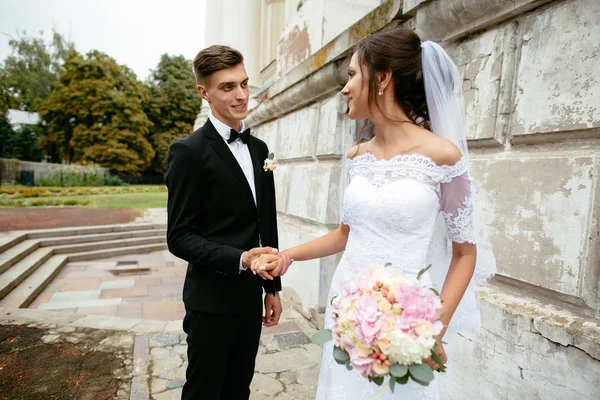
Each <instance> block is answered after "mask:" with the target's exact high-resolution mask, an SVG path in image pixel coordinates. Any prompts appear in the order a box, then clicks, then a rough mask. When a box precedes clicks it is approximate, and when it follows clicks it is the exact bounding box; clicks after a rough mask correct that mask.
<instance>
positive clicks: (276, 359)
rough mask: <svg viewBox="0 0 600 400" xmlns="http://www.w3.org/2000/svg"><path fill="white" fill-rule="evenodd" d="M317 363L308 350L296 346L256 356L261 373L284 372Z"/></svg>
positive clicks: (258, 370)
mask: <svg viewBox="0 0 600 400" xmlns="http://www.w3.org/2000/svg"><path fill="white" fill-rule="evenodd" d="M315 364H316V363H315V362H314V361H313V359H312V358H311V357H310V356H309V354H308V352H307V351H306V350H304V349H302V348H295V349H290V350H288V351H282V352H278V353H273V354H264V355H261V356H258V357H257V358H256V371H257V372H259V373H269V372H284V371H289V370H295V369H298V368H301V367H305V366H310V365H315Z"/></svg>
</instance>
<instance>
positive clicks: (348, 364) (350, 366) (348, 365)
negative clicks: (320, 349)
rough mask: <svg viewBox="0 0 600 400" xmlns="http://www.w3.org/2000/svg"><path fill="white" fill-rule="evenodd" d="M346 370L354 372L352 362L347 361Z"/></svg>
mask: <svg viewBox="0 0 600 400" xmlns="http://www.w3.org/2000/svg"><path fill="white" fill-rule="evenodd" d="M346 369H347V370H348V371H352V364H350V360H348V361H346Z"/></svg>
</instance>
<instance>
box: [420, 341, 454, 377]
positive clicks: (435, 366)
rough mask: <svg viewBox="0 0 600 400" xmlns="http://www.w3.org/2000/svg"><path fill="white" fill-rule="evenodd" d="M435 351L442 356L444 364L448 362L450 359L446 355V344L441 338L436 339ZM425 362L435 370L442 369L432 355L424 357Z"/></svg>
mask: <svg viewBox="0 0 600 400" xmlns="http://www.w3.org/2000/svg"><path fill="white" fill-rule="evenodd" d="M433 351H434V352H435V354H437V356H438V357H439V358H440V360H441V361H442V364H444V365H446V362H447V361H448V356H447V355H446V350H444V344H443V343H442V342H441V340H439V339H436V340H435V349H434V350H433ZM423 362H424V363H425V364H427V365H429V366H430V367H431V369H433V370H435V371H437V370H439V369H440V366H439V365H438V364H437V363H436V362H435V361H433V359H432V358H431V357H428V358H425V359H423Z"/></svg>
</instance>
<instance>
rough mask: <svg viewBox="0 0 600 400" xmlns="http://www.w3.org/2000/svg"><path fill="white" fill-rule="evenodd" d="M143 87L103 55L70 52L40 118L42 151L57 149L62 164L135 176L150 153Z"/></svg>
mask: <svg viewBox="0 0 600 400" xmlns="http://www.w3.org/2000/svg"><path fill="white" fill-rule="evenodd" d="M147 98H148V93H147V89H146V87H145V86H144V85H143V84H142V83H141V82H139V81H138V80H137V78H136V76H135V74H134V73H133V72H132V71H131V70H130V69H129V68H127V67H126V66H120V65H118V64H117V62H116V61H115V60H114V59H112V58H111V57H109V56H108V55H106V54H104V53H101V52H99V51H91V52H89V53H88V54H87V55H86V57H82V56H81V55H79V54H77V53H75V52H72V53H71V56H70V57H69V58H68V59H67V61H66V62H65V65H64V68H63V70H62V72H61V73H60V75H59V79H58V81H57V82H56V83H55V85H54V87H53V90H52V93H51V95H50V97H49V98H48V100H47V101H46V102H45V103H44V104H42V105H41V107H40V113H41V115H42V118H43V119H44V121H46V123H47V128H48V136H45V137H42V139H41V144H42V145H43V146H52V145H54V146H56V148H57V149H58V151H59V152H60V156H61V158H62V159H63V160H67V161H69V162H76V163H96V164H99V165H101V166H104V167H108V168H110V170H111V171H112V172H115V173H122V174H138V173H140V172H141V171H143V170H144V169H146V168H147V167H148V166H149V165H150V162H151V161H152V158H153V157H154V151H153V150H152V146H151V145H150V143H149V141H148V139H147V137H148V135H149V128H150V126H151V125H152V124H151V122H150V121H149V120H148V118H147V117H146V114H145V113H144V111H143V108H142V107H143V103H144V102H146V101H147Z"/></svg>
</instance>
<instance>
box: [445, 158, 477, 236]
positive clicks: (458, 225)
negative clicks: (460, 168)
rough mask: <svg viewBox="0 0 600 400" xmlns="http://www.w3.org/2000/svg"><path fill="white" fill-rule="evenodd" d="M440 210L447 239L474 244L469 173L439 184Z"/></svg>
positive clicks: (466, 171) (466, 172)
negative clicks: (444, 221)
mask: <svg viewBox="0 0 600 400" xmlns="http://www.w3.org/2000/svg"><path fill="white" fill-rule="evenodd" d="M440 208H441V212H442V214H443V215H444V219H445V220H446V227H447V229H448V237H449V239H450V240H451V241H453V242H456V243H471V244H476V240H475V226H474V221H473V219H474V218H473V194H472V186H471V178H470V175H469V171H468V170H465V171H464V172H463V173H462V174H461V175H458V176H455V177H453V178H452V179H451V180H449V182H446V183H441V184H440Z"/></svg>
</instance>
